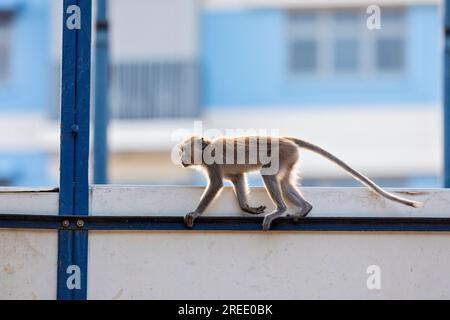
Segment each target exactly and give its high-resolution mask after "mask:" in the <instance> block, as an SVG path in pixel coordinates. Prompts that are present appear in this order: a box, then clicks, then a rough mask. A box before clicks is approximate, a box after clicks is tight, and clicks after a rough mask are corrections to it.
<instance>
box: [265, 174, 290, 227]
mask: <svg viewBox="0 0 450 320" xmlns="http://www.w3.org/2000/svg"><path fill="white" fill-rule="evenodd" d="M262 177H263V180H264V185H265V186H266V189H267V191H268V193H269V196H270V198H271V199H272V201H273V202H274V203H275V205H276V209H275V210H274V211H273V212H271V213H269V214H268V215H266V216H265V217H264V221H263V230H264V231H267V230H269V229H270V225H271V224H272V222H273V221H274V220H275V219H278V218H280V217H281V216H283V214H284V213H285V212H286V209H287V207H286V203H285V202H284V200H283V196H282V195H281V188H280V183H279V181H278V179H277V177H276V176H274V175H271V176H266V175H263V176H262Z"/></svg>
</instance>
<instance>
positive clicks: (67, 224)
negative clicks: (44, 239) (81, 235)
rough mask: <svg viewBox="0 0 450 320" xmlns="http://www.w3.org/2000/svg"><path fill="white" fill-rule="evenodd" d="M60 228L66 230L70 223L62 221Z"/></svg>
mask: <svg viewBox="0 0 450 320" xmlns="http://www.w3.org/2000/svg"><path fill="white" fill-rule="evenodd" d="M62 226H63V227H64V228H68V227H69V226H70V221H69V220H64V221H63V222H62Z"/></svg>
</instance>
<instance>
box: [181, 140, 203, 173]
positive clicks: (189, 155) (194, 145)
mask: <svg viewBox="0 0 450 320" xmlns="http://www.w3.org/2000/svg"><path fill="white" fill-rule="evenodd" d="M204 143H205V142H204V139H203V138H199V137H191V138H189V139H187V140H186V141H184V142H183V143H182V144H181V145H180V149H179V154H180V158H181V164H182V165H183V167H185V168H187V167H190V166H193V165H201V164H202V158H203V145H204Z"/></svg>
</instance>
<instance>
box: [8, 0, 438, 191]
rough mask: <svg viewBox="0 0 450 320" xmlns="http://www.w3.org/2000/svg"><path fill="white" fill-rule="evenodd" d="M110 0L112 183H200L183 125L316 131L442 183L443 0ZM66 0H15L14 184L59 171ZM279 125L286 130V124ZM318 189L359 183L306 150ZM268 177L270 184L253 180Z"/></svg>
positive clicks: (407, 182) (379, 163)
mask: <svg viewBox="0 0 450 320" xmlns="http://www.w3.org/2000/svg"><path fill="white" fill-rule="evenodd" d="M378 4H379V5H380V7H381V29H376V30H369V29H368V28H367V26H366V21H367V18H368V17H369V16H370V14H368V13H367V12H366V9H367V7H368V6H369V5H371V3H370V1H364V0H361V1H353V0H317V1H313V2H312V1H303V0H296V1H291V0H276V1H272V0H205V1H197V0H151V1H149V0H131V1H123V0H111V1H110V9H111V10H110V19H111V55H112V61H111V95H110V100H111V114H110V116H111V123H110V132H109V141H110V149H111V157H110V160H111V161H110V166H109V169H110V170H109V171H110V177H111V182H112V183H157V184H178V183H183V184H189V183H201V182H202V180H201V178H200V177H199V176H198V175H197V174H195V173H191V172H189V171H187V170H184V169H182V168H179V167H177V166H176V165H174V164H173V163H172V161H171V158H170V157H171V149H172V147H173V146H174V145H175V143H176V141H174V139H173V138H174V137H173V135H172V134H173V133H174V132H176V130H177V129H183V128H184V129H188V130H192V129H193V127H194V121H195V120H202V126H203V129H204V130H207V129H210V128H214V129H218V130H221V131H222V133H226V129H243V130H245V129H250V128H253V129H255V130H258V129H265V130H267V132H268V133H270V132H276V133H279V134H281V135H295V136H300V137H304V138H306V139H308V140H311V141H313V142H315V143H317V144H320V145H322V146H323V147H325V148H326V149H328V150H330V151H331V152H333V153H335V154H336V155H338V156H340V157H341V158H343V159H345V160H347V161H348V162H349V163H350V164H352V165H354V166H355V167H357V168H358V169H360V170H361V171H363V172H365V173H366V174H368V175H370V176H373V177H374V178H375V179H376V180H377V181H380V182H381V183H382V184H383V185H392V186H395V185H397V186H423V187H426V186H437V185H438V181H439V180H438V177H439V175H440V170H441V154H442V151H441V149H442V141H441V111H440V109H441V91H442V90H441V69H442V68H441V58H440V56H441V54H440V52H441V50H442V48H441V34H442V32H441V17H440V6H441V2H440V1H439V0H394V1H378ZM61 12H62V7H61V1H58V0H0V112H1V114H0V122H1V123H4V125H3V126H2V128H0V133H2V136H1V137H0V181H1V182H3V184H9V185H36V184H41V185H46V184H56V183H57V181H58V178H57V176H58V148H59V146H58V107H59V98H58V97H59V94H60V93H59V91H58V87H59V86H58V83H59V73H58V70H59V68H60V64H61V61H60V60H61V56H60V51H61V44H60V43H61ZM271 130H272V131H271ZM301 170H302V175H303V176H304V177H305V180H306V181H305V183H306V184H309V185H321V184H327V185H335V184H339V185H347V183H348V181H349V180H348V179H347V178H346V177H345V175H343V174H342V173H341V172H339V170H336V169H335V168H334V167H333V165H331V164H329V163H327V162H326V161H322V160H318V159H317V157H316V156H311V155H308V154H305V156H304V165H303V166H302V169H301ZM254 183H258V181H256V180H255V181H254Z"/></svg>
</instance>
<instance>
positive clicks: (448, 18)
mask: <svg viewBox="0 0 450 320" xmlns="http://www.w3.org/2000/svg"><path fill="white" fill-rule="evenodd" d="M444 32H445V46H444V48H445V51H444V77H445V78H444V187H445V188H450V0H446V1H445V19H444Z"/></svg>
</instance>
